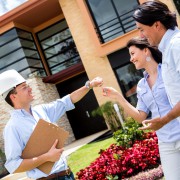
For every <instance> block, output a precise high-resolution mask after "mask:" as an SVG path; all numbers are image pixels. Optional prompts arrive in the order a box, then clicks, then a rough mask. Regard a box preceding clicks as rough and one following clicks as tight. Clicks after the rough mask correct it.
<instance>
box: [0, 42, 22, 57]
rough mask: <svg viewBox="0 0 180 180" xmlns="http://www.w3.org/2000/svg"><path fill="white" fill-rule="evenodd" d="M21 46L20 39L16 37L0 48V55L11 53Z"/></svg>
mask: <svg viewBox="0 0 180 180" xmlns="http://www.w3.org/2000/svg"><path fill="white" fill-rule="evenodd" d="M20 47H21V43H20V41H19V39H15V40H14V41H11V42H10V43H8V44H5V45H3V46H2V47H1V48H0V57H2V56H5V55H6V54H9V53H11V52H12V51H14V50H15V49H18V48H20Z"/></svg>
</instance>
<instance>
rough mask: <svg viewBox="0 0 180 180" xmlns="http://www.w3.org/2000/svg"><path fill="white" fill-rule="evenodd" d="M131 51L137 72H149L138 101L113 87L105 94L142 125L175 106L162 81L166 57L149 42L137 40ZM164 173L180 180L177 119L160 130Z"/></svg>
mask: <svg viewBox="0 0 180 180" xmlns="http://www.w3.org/2000/svg"><path fill="white" fill-rule="evenodd" d="M127 47H128V48H129V54H130V57H131V59H130V61H131V62H132V63H133V64H134V65H135V67H136V69H145V71H144V78H142V79H141V80H140V81H139V82H138V85H137V97H138V102H137V106H136V108H135V107H134V106H132V105H131V104H130V103H129V102H128V101H127V100H126V99H125V98H124V97H123V96H122V94H121V93H119V92H118V91H116V90H115V89H114V88H112V87H104V88H103V95H104V96H107V97H110V98H112V99H114V100H116V101H117V102H119V104H120V105H121V106H122V107H123V108H124V111H125V112H126V113H127V114H128V115H129V116H131V117H133V118H134V119H135V120H137V121H138V122H139V123H142V122H143V120H145V119H146V118H147V116H148V114H149V112H151V114H152V118H154V117H162V116H165V115H166V114H167V113H168V112H169V111H171V109H172V107H171V104H170V102H169V100H168V96H167V94H166V91H165V87H164V83H163V80H162V75H161V71H162V66H161V61H162V56H161V53H160V51H158V49H157V48H155V47H153V46H150V44H149V43H148V41H147V40H146V39H142V38H133V39H131V40H130V41H129V42H128V44H127ZM156 134H157V136H158V144H159V152H160V158H161V163H162V167H163V172H164V175H165V178H166V180H179V179H180V171H179V168H180V151H179V150H178V149H177V147H176V144H177V143H180V122H179V121H178V119H174V120H172V121H171V122H169V123H167V124H166V125H164V126H163V127H162V128H160V129H159V130H157V131H156Z"/></svg>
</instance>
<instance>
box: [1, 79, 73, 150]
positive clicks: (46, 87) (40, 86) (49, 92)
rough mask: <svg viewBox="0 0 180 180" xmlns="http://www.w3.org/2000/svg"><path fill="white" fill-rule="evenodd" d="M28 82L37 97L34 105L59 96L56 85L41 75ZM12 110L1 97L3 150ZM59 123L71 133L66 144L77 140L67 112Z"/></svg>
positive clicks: (47, 101)
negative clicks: (43, 80) (43, 78)
mask: <svg viewBox="0 0 180 180" xmlns="http://www.w3.org/2000/svg"><path fill="white" fill-rule="evenodd" d="M27 82H28V83H29V84H30V86H31V87H32V90H33V91H32V93H33V95H34V97H35V100H34V101H33V102H32V106H34V105H37V104H42V103H49V102H51V101H53V100H55V99H57V98H59V94H58V92H57V89H56V86H55V85H52V84H45V83H43V82H42V79H41V78H39V77H31V78H30V79H28V80H27ZM11 110H12V108H11V107H10V106H9V105H8V104H7V103H6V102H5V101H4V100H3V99H2V97H0V114H1V116H0V149H2V151H4V142H3V129H4V127H5V125H6V123H7V122H8V119H9V117H10V114H9V112H10V111H11ZM57 124H58V125H59V126H61V127H62V128H64V129H65V130H67V131H68V132H69V134H70V135H69V138H68V140H67V142H66V143H65V144H66V145H67V144H69V143H71V142H72V141H74V140H75V137H74V134H73V131H72V129H71V126H70V124H69V121H68V119H67V116H66V114H65V115H64V116H63V117H62V118H61V119H60V120H59V121H58V122H57Z"/></svg>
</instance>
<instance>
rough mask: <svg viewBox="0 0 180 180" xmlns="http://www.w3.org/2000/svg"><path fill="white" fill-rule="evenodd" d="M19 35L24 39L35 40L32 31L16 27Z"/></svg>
mask: <svg viewBox="0 0 180 180" xmlns="http://www.w3.org/2000/svg"><path fill="white" fill-rule="evenodd" d="M16 31H17V33H18V36H19V37H21V38H24V39H29V40H33V37H32V35H31V33H29V32H27V31H24V30H21V29H16Z"/></svg>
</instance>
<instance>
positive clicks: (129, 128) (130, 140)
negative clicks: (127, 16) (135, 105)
mask: <svg viewBox="0 0 180 180" xmlns="http://www.w3.org/2000/svg"><path fill="white" fill-rule="evenodd" d="M140 126H141V125H140V124H138V123H137V122H136V121H135V120H134V119H133V118H131V117H128V118H127V119H126V122H125V123H124V129H120V130H118V131H116V132H114V133H113V138H114V139H115V140H116V142H117V145H119V146H122V147H127V148H129V147H131V146H132V145H133V144H134V142H135V141H136V140H142V139H143V134H144V132H143V131H141V130H138V128H139V127H140Z"/></svg>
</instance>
